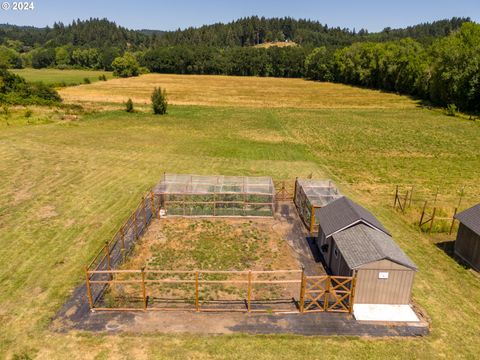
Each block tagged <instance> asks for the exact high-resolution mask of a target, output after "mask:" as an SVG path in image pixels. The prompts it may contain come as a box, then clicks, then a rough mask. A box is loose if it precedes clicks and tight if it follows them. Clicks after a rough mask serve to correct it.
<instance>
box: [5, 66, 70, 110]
mask: <svg viewBox="0 0 480 360" xmlns="http://www.w3.org/2000/svg"><path fill="white" fill-rule="evenodd" d="M60 101H62V99H61V97H60V95H58V92H57V91H56V90H55V89H54V88H52V87H51V86H49V85H46V84H44V83H42V82H35V83H29V82H27V81H26V80H25V79H24V78H22V77H20V76H18V75H15V74H12V73H10V72H9V71H7V69H5V68H2V67H0V102H3V103H7V104H52V103H58V102H60Z"/></svg>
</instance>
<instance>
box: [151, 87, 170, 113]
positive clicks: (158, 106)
mask: <svg viewBox="0 0 480 360" xmlns="http://www.w3.org/2000/svg"><path fill="white" fill-rule="evenodd" d="M152 107H153V113H154V114H157V115H164V114H166V113H167V107H168V102H167V91H166V90H163V91H162V89H161V88H159V87H158V88H155V89H154V90H153V93H152Z"/></svg>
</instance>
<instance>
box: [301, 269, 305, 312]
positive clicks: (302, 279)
mask: <svg viewBox="0 0 480 360" xmlns="http://www.w3.org/2000/svg"><path fill="white" fill-rule="evenodd" d="M306 280H307V279H306V278H305V268H304V267H303V266H302V275H301V281H300V312H301V313H302V314H303V312H304V309H305V287H306Z"/></svg>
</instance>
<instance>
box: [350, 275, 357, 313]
mask: <svg viewBox="0 0 480 360" xmlns="http://www.w3.org/2000/svg"><path fill="white" fill-rule="evenodd" d="M356 285H357V272H356V271H355V270H354V271H353V278H352V286H351V288H350V304H349V305H350V306H349V308H348V312H349V313H350V314H351V313H352V311H353V302H354V301H355V286H356Z"/></svg>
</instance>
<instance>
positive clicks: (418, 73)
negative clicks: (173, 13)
mask: <svg viewBox="0 0 480 360" xmlns="http://www.w3.org/2000/svg"><path fill="white" fill-rule="evenodd" d="M279 41H280V42H286V43H289V44H290V45H291V46H286V47H277V46H272V47H265V48H259V47H257V46H255V45H259V44H265V43H269V42H279ZM479 44H480V25H478V24H475V23H471V22H470V19H468V18H452V19H449V20H440V21H436V22H433V23H425V24H419V25H415V26H411V27H407V28H404V29H390V28H386V29H384V30H383V31H381V32H378V33H369V32H368V31H366V30H364V29H360V30H358V31H356V30H350V29H346V28H343V29H342V28H338V27H337V28H333V27H328V26H327V25H323V24H320V23H319V22H316V21H311V20H301V19H300V20H295V19H292V18H272V19H265V18H259V17H249V18H243V19H239V20H236V21H233V22H231V23H228V24H221V23H219V24H213V25H205V26H202V27H199V28H188V29H184V30H180V29H179V30H176V31H169V32H163V31H154V30H129V29H126V28H123V27H121V26H118V25H116V24H115V23H113V22H110V21H108V20H107V19H89V20H84V21H82V20H76V21H73V22H72V23H71V24H69V25H64V24H62V23H55V24H54V25H53V27H52V28H50V27H47V28H34V27H20V26H15V25H0V66H4V67H9V68H22V67H33V68H48V67H55V68H59V69H70V68H88V69H104V70H115V72H116V74H117V75H119V76H132V75H133V76H134V75H138V74H139V73H141V72H147V71H151V72H160V73H179V74H226V75H243V76H275V77H305V78H308V79H311V80H320V81H333V82H341V83H346V84H352V85H357V86H365V87H369V88H376V89H382V90H386V91H393V92H398V93H403V94H410V95H413V96H417V97H419V98H422V99H424V100H428V101H431V102H432V103H434V104H438V105H441V106H447V105H449V104H453V105H454V106H456V107H458V108H460V109H461V110H464V111H480V78H479V73H480V71H479V70H480V69H479V66H480V65H479V64H480V45H479Z"/></svg>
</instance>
